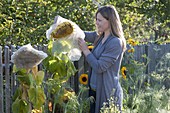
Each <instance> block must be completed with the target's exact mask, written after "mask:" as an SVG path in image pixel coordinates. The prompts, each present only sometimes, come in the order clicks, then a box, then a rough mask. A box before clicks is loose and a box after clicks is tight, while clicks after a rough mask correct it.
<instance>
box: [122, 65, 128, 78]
mask: <svg viewBox="0 0 170 113" xmlns="http://www.w3.org/2000/svg"><path fill="white" fill-rule="evenodd" d="M121 73H122V77H123V78H124V79H126V73H127V69H126V67H122V69H121Z"/></svg>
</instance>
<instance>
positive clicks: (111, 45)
mask: <svg viewBox="0 0 170 113" xmlns="http://www.w3.org/2000/svg"><path fill="white" fill-rule="evenodd" d="M121 53H122V46H121V41H120V40H119V39H116V40H115V39H114V40H110V41H109V42H108V43H107V45H106V46H105V49H104V51H103V53H102V54H101V56H100V57H99V58H98V59H96V57H95V56H94V55H93V54H92V53H90V54H89V55H87V57H86V60H87V62H88V63H89V65H90V66H91V67H92V69H93V70H94V71H96V72H97V73H102V72H104V71H106V70H107V69H108V68H109V67H110V66H111V65H112V64H114V63H115V62H116V60H117V59H118V57H119V56H120V55H121Z"/></svg>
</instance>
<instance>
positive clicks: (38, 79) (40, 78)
mask: <svg viewBox="0 0 170 113" xmlns="http://www.w3.org/2000/svg"><path fill="white" fill-rule="evenodd" d="M43 79H44V72H43V71H38V72H37V74H36V78H35V81H36V84H37V85H41V84H42V82H43Z"/></svg>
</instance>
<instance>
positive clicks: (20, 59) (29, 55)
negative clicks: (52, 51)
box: [11, 44, 47, 69]
mask: <svg viewBox="0 0 170 113" xmlns="http://www.w3.org/2000/svg"><path fill="white" fill-rule="evenodd" d="M46 57H47V54H46V53H44V52H43V51H38V50H36V49H34V48H33V47H32V46H31V45H30V44H27V45H24V46H22V47H21V48H19V49H18V50H17V51H16V52H15V53H14V54H13V55H12V56H11V62H13V63H14V64H15V65H16V67H17V68H25V69H31V68H33V67H34V66H36V65H38V64H40V63H41V61H42V60H43V59H45V58H46Z"/></svg>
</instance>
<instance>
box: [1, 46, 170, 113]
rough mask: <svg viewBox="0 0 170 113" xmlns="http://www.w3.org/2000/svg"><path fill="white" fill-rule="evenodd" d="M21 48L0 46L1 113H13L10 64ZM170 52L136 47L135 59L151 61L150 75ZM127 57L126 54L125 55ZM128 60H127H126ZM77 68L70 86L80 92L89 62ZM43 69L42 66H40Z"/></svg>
mask: <svg viewBox="0 0 170 113" xmlns="http://www.w3.org/2000/svg"><path fill="white" fill-rule="evenodd" d="M18 48H19V47H16V46H4V47H1V46H0V113H12V111H11V107H12V106H11V105H12V96H13V95H14V92H15V89H16V88H17V85H18V84H17V81H16V76H15V75H14V73H13V72H12V68H13V64H12V63H11V62H10V60H11V55H12V54H13V52H15V51H16V50H17V49H18ZM34 48H35V49H38V50H42V51H44V52H46V50H47V46H35V47H34ZM168 52H170V44H165V45H156V44H149V45H140V46H135V53H134V58H135V60H137V61H140V62H146V59H145V58H143V57H142V55H144V54H146V56H147V57H148V58H149V59H150V61H149V64H148V66H147V70H146V73H150V72H152V71H154V70H155V66H156V64H157V63H158V62H159V60H160V58H161V57H162V56H163V55H164V54H166V53H168ZM125 55H126V54H125ZM124 60H126V59H124ZM74 64H75V67H76V68H77V69H78V71H77V73H76V74H75V76H73V77H71V78H70V81H69V83H70V86H71V87H73V88H74V89H75V91H76V92H77V91H78V75H80V74H82V73H84V72H87V68H88V65H87V62H86V61H85V60H84V57H81V59H80V60H79V61H77V62H74ZM39 69H41V64H40V65H39Z"/></svg>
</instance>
